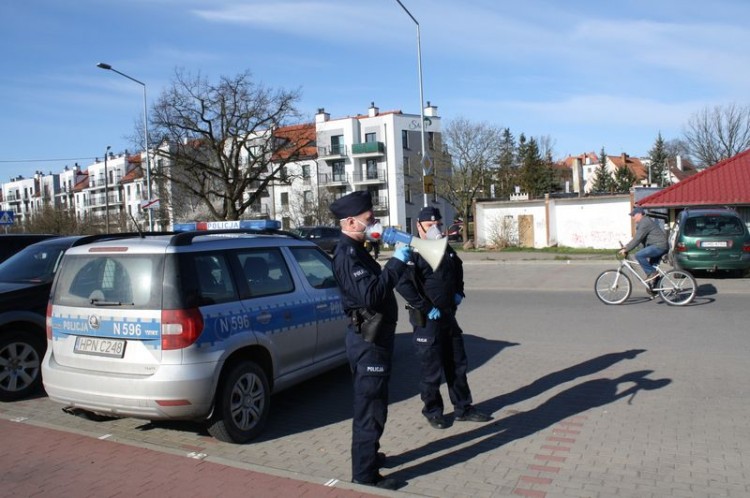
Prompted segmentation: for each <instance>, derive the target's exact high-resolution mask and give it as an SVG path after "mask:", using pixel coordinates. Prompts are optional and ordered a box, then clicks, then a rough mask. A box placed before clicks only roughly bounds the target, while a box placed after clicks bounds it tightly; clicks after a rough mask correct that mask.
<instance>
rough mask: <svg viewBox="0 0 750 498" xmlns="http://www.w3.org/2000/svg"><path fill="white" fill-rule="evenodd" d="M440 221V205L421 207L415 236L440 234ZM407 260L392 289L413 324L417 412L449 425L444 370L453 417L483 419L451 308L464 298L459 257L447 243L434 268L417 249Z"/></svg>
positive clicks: (440, 426) (485, 418)
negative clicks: (417, 371)
mask: <svg viewBox="0 0 750 498" xmlns="http://www.w3.org/2000/svg"><path fill="white" fill-rule="evenodd" d="M440 220H441V216H440V210H439V209H437V208H434V207H429V206H428V207H425V208H423V209H422V210H421V211H420V213H419V218H418V221H417V230H418V232H419V237H420V238H422V239H439V238H442V236H443V234H442V229H441V226H442V225H441V222H440ZM412 260H413V261H414V265H410V268H409V271H408V272H407V274H406V275H405V276H404V278H402V279H401V281H400V282H399V284H398V287H397V288H396V290H397V291H398V292H399V293H400V294H401V295H402V296H403V297H404V299H406V301H407V303H408V307H409V321H410V322H411V324H412V326H413V327H414V334H413V336H412V340H413V343H414V348H415V351H416V354H417V357H418V359H419V366H420V370H421V372H420V373H421V375H420V381H419V390H420V393H421V397H422V402H423V403H424V408H423V409H422V414H423V415H424V416H425V417H426V418H427V421H428V423H429V424H430V425H431V426H432V427H434V428H435V429H445V428H447V427H448V426H450V420H449V419H448V418H446V417H445V415H444V413H443V408H444V407H443V398H442V397H441V396H440V383H441V379H442V376H443V375H444V376H445V381H446V384H448V395H449V396H450V400H451V403H453V408H454V416H455V420H458V421H470V422H487V421H489V420H491V419H492V417H491V416H490V415H488V414H486V413H484V412H481V411H479V410H478V409H476V408H475V407H474V406H473V405H472V399H471V390H470V389H469V381H468V379H467V377H466V373H467V370H468V361H467V358H466V350H465V348H464V339H463V331H462V330H461V327H459V326H458V322H457V321H456V309H457V308H458V305H459V304H460V303H461V301H462V300H463V298H464V297H465V294H464V270H463V262H462V261H461V258H459V257H458V254H456V251H454V250H453V249H452V248H451V247H450V246H448V247H447V249H446V252H445V255H444V256H443V259H442V260H441V261H440V265H439V266H438V268H437V269H436V270H434V271H433V270H432V268H431V267H430V265H429V264H427V262H426V261H425V260H424V258H422V257H421V256H420V255H419V254H418V253H415V254H414V255H413V256H412Z"/></svg>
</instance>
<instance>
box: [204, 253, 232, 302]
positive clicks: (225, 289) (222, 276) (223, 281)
mask: <svg viewBox="0 0 750 498" xmlns="http://www.w3.org/2000/svg"><path fill="white" fill-rule="evenodd" d="M193 264H194V268H195V276H196V282H195V283H196V284H197V287H198V288H197V294H198V297H199V303H200V305H208V304H218V303H225V302H229V301H233V300H236V299H237V291H236V289H235V287H234V281H233V280H232V277H231V273H230V270H229V265H228V264H227V261H226V258H225V257H224V255H223V254H211V253H207V254H196V255H195V256H193Z"/></svg>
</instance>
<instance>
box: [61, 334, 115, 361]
mask: <svg viewBox="0 0 750 498" xmlns="http://www.w3.org/2000/svg"><path fill="white" fill-rule="evenodd" d="M73 351H74V352H76V353H79V354H92V355H96V356H109V357H112V358H122V357H123V356H124V355H125V341H124V340H122V339H101V338H99V337H84V336H78V337H76V344H75V348H74V349H73Z"/></svg>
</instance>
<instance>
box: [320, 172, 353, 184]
mask: <svg viewBox="0 0 750 498" xmlns="http://www.w3.org/2000/svg"><path fill="white" fill-rule="evenodd" d="M348 183H349V175H347V174H346V173H320V174H319V175H318V185H320V186H326V187H341V186H345V185H347V184H348Z"/></svg>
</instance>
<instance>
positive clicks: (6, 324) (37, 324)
mask: <svg viewBox="0 0 750 498" xmlns="http://www.w3.org/2000/svg"><path fill="white" fill-rule="evenodd" d="M110 237H117V235H89V236H83V235H73V236H67V237H53V238H48V239H47V240H43V241H41V242H37V243H36V244H31V245H29V246H27V247H26V248H24V249H22V250H20V251H19V252H17V253H16V254H14V255H13V256H11V257H10V258H8V259H7V260H5V261H3V262H2V263H0V401H13V400H16V399H21V398H25V397H27V396H29V395H30V394H33V393H34V392H36V391H37V390H38V389H39V388H40V387H41V385H42V376H41V373H42V372H41V366H42V358H43V357H44V353H45V351H46V349H47V335H46V330H45V329H46V312H47V302H48V300H49V294H50V289H51V288H52V280H53V279H54V276H55V272H56V271H57V268H58V266H59V265H60V260H61V259H62V256H63V254H64V253H65V251H67V250H68V249H69V248H70V247H72V246H74V245H81V244H86V243H89V242H93V241H95V240H99V239H102V238H110Z"/></svg>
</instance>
